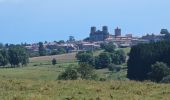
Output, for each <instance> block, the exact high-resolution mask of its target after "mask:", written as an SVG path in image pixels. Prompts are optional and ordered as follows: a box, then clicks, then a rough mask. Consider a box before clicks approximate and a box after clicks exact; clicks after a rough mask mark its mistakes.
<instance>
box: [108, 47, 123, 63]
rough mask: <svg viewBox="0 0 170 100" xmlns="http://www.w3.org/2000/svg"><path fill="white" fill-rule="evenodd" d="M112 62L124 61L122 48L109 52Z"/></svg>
mask: <svg viewBox="0 0 170 100" xmlns="http://www.w3.org/2000/svg"><path fill="white" fill-rule="evenodd" d="M111 58H112V63H114V64H116V65H120V64H123V63H125V62H126V54H125V52H124V51H123V50H117V51H115V52H114V53H112V54H111Z"/></svg>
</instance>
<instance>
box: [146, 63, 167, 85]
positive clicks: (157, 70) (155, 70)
mask: <svg viewBox="0 0 170 100" xmlns="http://www.w3.org/2000/svg"><path fill="white" fill-rule="evenodd" d="M148 75H149V79H151V80H152V81H155V82H160V81H161V80H162V79H163V77H165V76H168V75H170V69H169V68H168V66H167V65H166V64H165V63H163V62H156V63H155V64H153V65H152V66H151V72H150V73H148Z"/></svg>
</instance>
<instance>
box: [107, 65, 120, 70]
mask: <svg viewBox="0 0 170 100" xmlns="http://www.w3.org/2000/svg"><path fill="white" fill-rule="evenodd" d="M108 68H109V71H115V72H119V71H120V70H121V67H120V66H118V65H115V64H110V65H109V66H108Z"/></svg>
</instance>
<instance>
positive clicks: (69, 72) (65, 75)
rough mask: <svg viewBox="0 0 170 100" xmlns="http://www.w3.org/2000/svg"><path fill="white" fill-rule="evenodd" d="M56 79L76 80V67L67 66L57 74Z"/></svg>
mask: <svg viewBox="0 0 170 100" xmlns="http://www.w3.org/2000/svg"><path fill="white" fill-rule="evenodd" d="M58 79H59V80H76V79H78V72H77V70H76V69H74V68H71V67H69V68H67V69H66V70H65V71H64V72H62V73H61V74H60V75H59V76H58Z"/></svg>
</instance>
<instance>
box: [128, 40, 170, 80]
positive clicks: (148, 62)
mask: <svg viewBox="0 0 170 100" xmlns="http://www.w3.org/2000/svg"><path fill="white" fill-rule="evenodd" d="M169 54H170V41H161V42H154V43H147V44H139V45H136V46H133V47H132V48H131V51H130V53H129V60H128V71H127V77H128V78H129V79H132V80H141V81H142V80H148V73H149V72H151V71H152V68H151V66H152V65H153V64H155V63H156V62H164V63H166V64H167V65H168V66H170V56H169Z"/></svg>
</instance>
